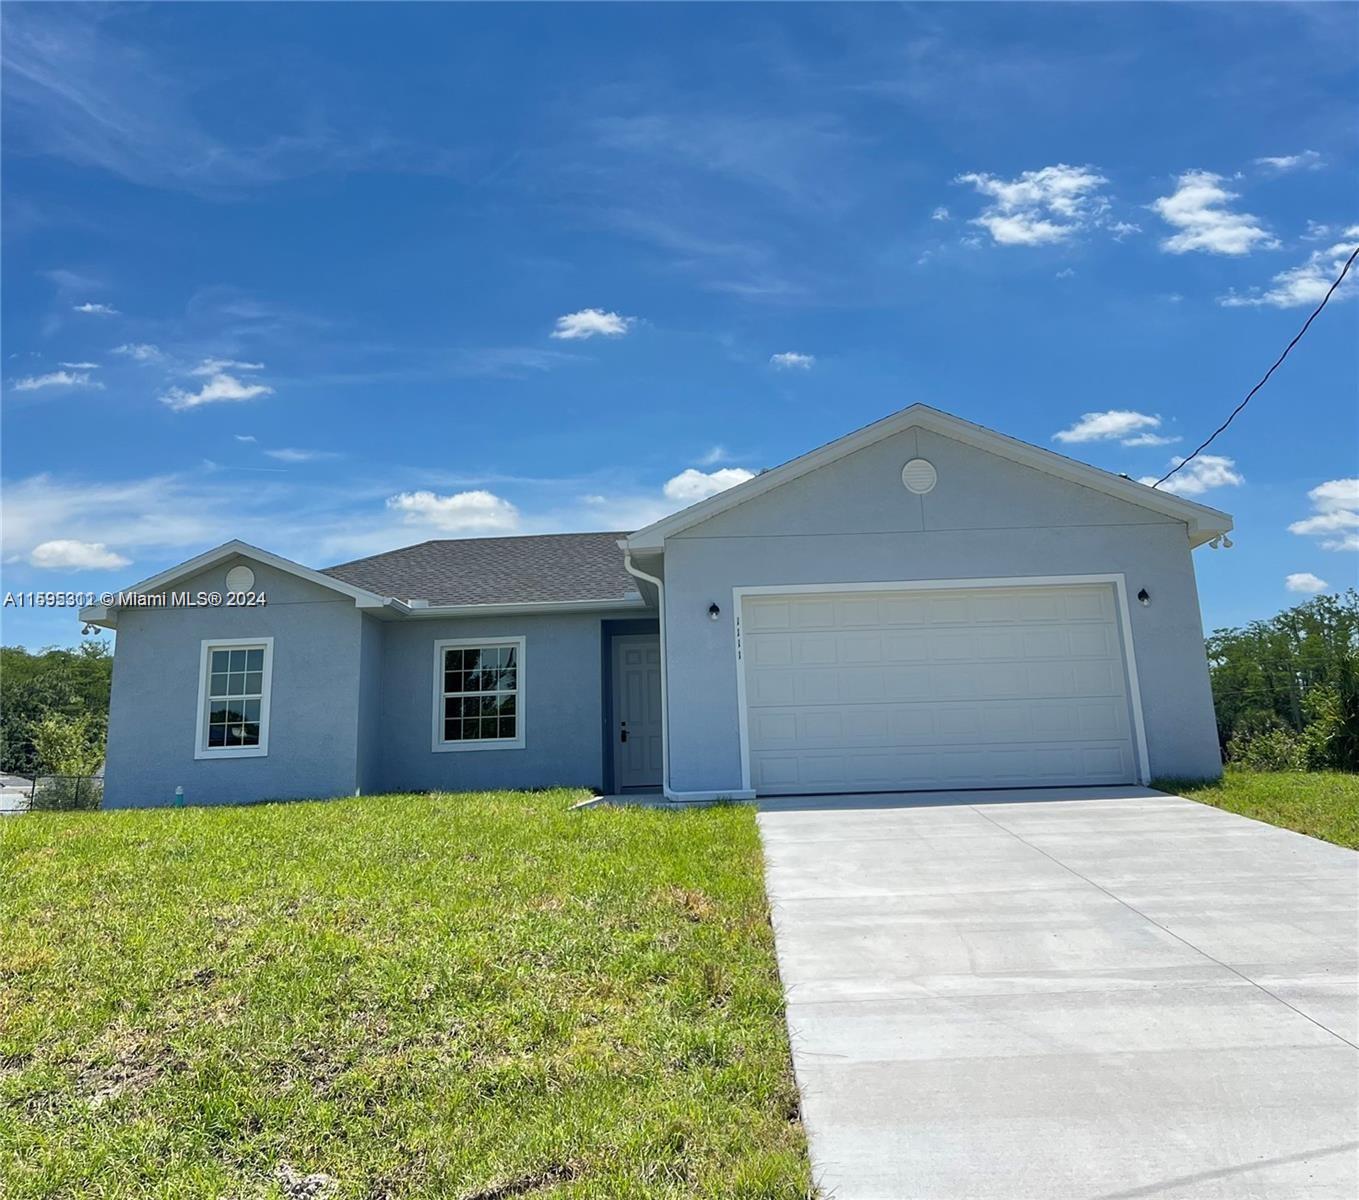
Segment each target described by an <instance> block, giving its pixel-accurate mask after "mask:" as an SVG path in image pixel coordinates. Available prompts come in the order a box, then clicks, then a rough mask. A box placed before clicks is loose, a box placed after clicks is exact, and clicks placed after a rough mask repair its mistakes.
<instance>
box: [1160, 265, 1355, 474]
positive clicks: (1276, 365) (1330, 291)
mask: <svg viewBox="0 0 1359 1200" xmlns="http://www.w3.org/2000/svg"><path fill="white" fill-rule="evenodd" d="M1356 258H1359V246H1356V247H1355V248H1354V253H1353V254H1351V255H1350V256H1349V258H1348V259H1346V260H1345V265H1344V266H1343V267H1342V268H1341V269H1340V274H1339V275H1337V276H1336V277H1335V282H1334V283H1333V284H1331V286H1330V287H1329V288H1328V289H1327V291H1326V294H1325V295H1324V296H1323V297H1322V298H1321V303H1320V304H1318V305H1317V306H1316V308H1315V309H1314V310H1313V312H1312V315H1311V316H1310V317H1308V318H1307V320H1306V321H1305V322H1304V323H1303V326H1302V328H1301V329H1299V330H1298V335H1297V337H1295V338H1294V339H1293V340H1292V341H1291V342H1289V343H1288V345H1287V346H1285V347H1284V352H1283V353H1282V354H1280V355H1279V357H1278V358H1277V359H1275V360H1274V365H1273V366H1272V367H1270V368H1269V370H1268V371H1266V372H1265V374H1264V377H1263V378H1262V379H1261V380H1260V382H1259V383H1257V384H1256V385H1255V386H1254V387H1253V388H1251V390H1250V391H1249V392H1247V393H1246V398H1245V399H1244V400H1242V401H1241V403H1240V404H1238V405H1237V406H1236V407H1235V408H1234V409H1232V415H1231V416H1229V417H1228V418H1227V419H1226V420H1225V421H1223V422H1222V424H1221V425H1219V426H1218V427H1217V428H1216V429H1215V430H1213V432H1212V435H1211V436H1210V437H1209V438H1208V440H1207V441H1206V442H1204V443H1203V444H1202V445H1201V446H1199V448H1198V449H1197V450H1195V451H1194V453H1193V454H1191V455H1190V456H1189V457H1188V458H1185V459H1181V460H1180V461H1179V462H1178V463H1176V464H1175V465H1174V466H1173V467H1171V468H1170V470H1169V471H1167V472H1166V473H1165V474H1164V475H1162V476H1161V478H1160V479H1158V480H1157V481H1156V482H1155V483H1153V484H1152V485H1151V486H1152V487H1160V486H1161V484H1163V483H1165V481H1166V480H1167V479H1169V478H1170V477H1171V476H1172V475H1174V474H1175V472H1176V471H1178V470H1179V469H1180V468H1181V467H1187V466H1188V465H1189V464H1190V463H1191V462H1193V461H1194V459H1196V458H1197V457H1198V456H1199V454H1200V453H1202V452H1203V451H1204V450H1207V449H1208V447H1209V446H1211V445H1212V444H1213V439H1214V438H1216V437H1217V435H1218V434H1219V433H1221V432H1222V431H1223V430H1224V429H1226V428H1227V426H1228V425H1230V424H1231V423H1232V422H1233V421H1234V420H1236V414H1237V413H1239V412H1240V411H1241V410H1242V409H1243V408H1245V407H1246V405H1247V404H1249V403H1250V401H1251V397H1252V396H1254V395H1255V393H1256V392H1258V391H1259V390H1260V389H1261V388H1262V387H1264V386H1265V384H1266V383H1268V382H1269V377H1270V376H1271V375H1273V374H1274V372H1275V371H1277V370H1278V369H1279V366H1280V364H1282V362H1283V360H1284V359H1286V358H1287V357H1288V352H1289V351H1290V350H1292V349H1293V347H1294V346H1296V345H1297V344H1298V343H1299V342H1300V341H1302V335H1303V334H1304V333H1306V332H1307V326H1308V325H1310V324H1311V323H1312V322H1313V321H1315V320H1316V319H1317V314H1318V313H1319V312H1321V310H1322V309H1323V308H1325V307H1326V301H1327V300H1329V299H1330V298H1331V295H1332V294H1333V293H1334V292H1335V289H1336V288H1338V287H1339V286H1340V284H1341V282H1342V281H1343V280H1344V278H1345V276H1346V275H1347V274H1348V273H1349V269H1350V266H1351V265H1352V264H1353V262H1354V260H1355V259H1356Z"/></svg>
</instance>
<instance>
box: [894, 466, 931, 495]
mask: <svg viewBox="0 0 1359 1200" xmlns="http://www.w3.org/2000/svg"><path fill="white" fill-rule="evenodd" d="M901 482H902V483H904V484H905V485H906V490H907V491H908V492H914V493H915V494H916V495H917V496H923V495H924V494H925V493H926V492H929V491H933V490H934V485H935V484H936V483H938V482H939V475H938V473H937V472H936V471H935V469H934V464H933V463H931V462H928V461H927V460H925V459H923V458H913V459H911V461H910V462H908V463H907V464H906V465H905V466H904V467H902V468H901Z"/></svg>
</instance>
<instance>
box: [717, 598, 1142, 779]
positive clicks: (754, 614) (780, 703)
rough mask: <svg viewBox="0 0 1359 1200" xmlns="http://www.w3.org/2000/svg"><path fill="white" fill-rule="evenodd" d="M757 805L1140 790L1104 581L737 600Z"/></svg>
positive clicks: (1114, 607)
mask: <svg viewBox="0 0 1359 1200" xmlns="http://www.w3.org/2000/svg"><path fill="white" fill-rule="evenodd" d="M738 647H739V649H738V652H739V654H740V658H741V663H740V667H741V670H742V672H743V674H742V683H743V691H744V713H743V716H744V727H743V740H744V743H745V748H746V753H747V754H748V756H749V764H750V781H751V786H752V787H753V788H754V789H755V790H756V792H757V793H759V794H760V795H766V796H777V795H809V794H815V793H822V792H840V791H843V792H876V791H896V790H902V791H908V790H909V791H916V790H934V789H947V788H982V787H1054V786H1063V785H1079V784H1121V783H1132V782H1135V781H1136V778H1137V758H1136V754H1135V751H1134V727H1133V720H1132V696H1131V692H1130V689H1129V681H1128V673H1127V669H1126V666H1125V654H1124V647H1123V638H1122V632H1121V627H1120V620H1119V613H1118V600H1117V595H1116V592H1115V589H1114V586H1113V584H1111V583H1091V584H1061V585H1052V586H1013V587H1009V586H985V587H982V586H978V587H959V588H947V589H936V588H928V587H927V588H911V589H903V590H889V589H887V588H883V589H873V590H857V589H856V590H846V591H821V590H817V591H794V592H791V593H788V594H764V593H763V591H761V593H760V594H746V595H744V596H742V598H741V614H740V626H739V637H738Z"/></svg>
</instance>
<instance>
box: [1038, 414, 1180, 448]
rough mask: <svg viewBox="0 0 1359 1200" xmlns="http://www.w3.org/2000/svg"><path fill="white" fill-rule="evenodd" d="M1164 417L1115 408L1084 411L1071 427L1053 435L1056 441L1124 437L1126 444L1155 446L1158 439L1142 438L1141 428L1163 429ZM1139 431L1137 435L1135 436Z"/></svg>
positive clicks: (1143, 435) (1085, 440) (1089, 440)
mask: <svg viewBox="0 0 1359 1200" xmlns="http://www.w3.org/2000/svg"><path fill="white" fill-rule="evenodd" d="M1160 427H1161V418H1160V417H1155V416H1152V415H1151V414H1150V413H1140V412H1132V411H1131V410H1129V409H1122V408H1111V409H1109V410H1108V411H1107V412H1088V413H1083V414H1082V415H1081V419H1080V420H1079V421H1077V422H1076V423H1075V424H1074V425H1072V426H1071V428H1070V429H1059V430H1058V431H1057V432H1056V433H1054V434H1053V435H1052V440H1053V441H1054V442H1068V443H1070V442H1112V441H1115V440H1123V444H1124V445H1125V446H1153V445H1158V444H1159V443H1157V442H1149V441H1142V440H1140V439H1141V438H1144V437H1146V436H1147V435H1146V434H1145V433H1139V432H1138V431H1139V430H1148V429H1159V428H1160ZM1134 435H1136V437H1135V436H1134Z"/></svg>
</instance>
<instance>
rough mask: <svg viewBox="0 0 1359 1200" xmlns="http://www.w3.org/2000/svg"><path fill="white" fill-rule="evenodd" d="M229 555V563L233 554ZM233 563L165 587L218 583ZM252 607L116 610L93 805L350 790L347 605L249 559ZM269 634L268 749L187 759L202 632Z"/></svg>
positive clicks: (353, 697)
mask: <svg viewBox="0 0 1359 1200" xmlns="http://www.w3.org/2000/svg"><path fill="white" fill-rule="evenodd" d="M236 561H240V560H236ZM234 565H235V561H231V562H226V563H223V564H221V565H219V566H217V567H214V568H212V569H211V570H208V571H205V572H203V573H202V574H200V575H198V576H196V577H194V578H192V579H189V580H186V581H184V582H183V583H182V584H176V586H175V590H176V591H180V590H186V591H190V592H193V591H198V590H200V589H202V590H212V589H216V590H225V577H226V573H227V571H228V570H229V569H230V568H231V567H232V566H234ZM249 565H250V567H251V569H252V570H253V571H254V572H255V590H256V591H263V592H264V593H265V594H266V596H267V598H268V604H267V605H266V606H265V607H263V608H253V609H230V608H195V609H173V608H165V609H126V610H124V611H122V612H120V613H119V616H118V641H117V650H116V652H115V655H114V662H113V692H112V696H111V699H110V707H109V744H108V758H107V763H106V766H105V784H104V787H105V791H104V803H105V805H106V806H108V807H127V806H142V805H160V804H170V803H172V802H173V799H174V791H175V788H176V787H177V786H182V787H183V788H184V794H185V798H186V800H187V801H188V802H189V803H193V804H222V803H234V802H239V801H243V800H260V799H295V798H299V797H306V796H338V795H351V794H353V792H354V790H355V787H356V786H357V782H358V780H357V774H356V760H355V746H356V733H357V730H358V724H359V695H360V690H359V674H360V629H361V623H362V619H363V618H362V614H360V613H359V612H358V610H357V609H355V607H354V602H353V601H352V600H350V599H349V598H347V597H345V596H341V595H338V594H336V593H334V592H331V591H329V590H327V589H325V588H321V587H317V586H316V585H315V584H311V583H308V582H306V581H304V580H300V579H297V578H296V577H294V576H291V575H287V574H284V573H282V572H279V571H275V570H273V569H271V568H269V567H266V566H262V565H260V564H258V563H250V564H249ZM240 637H272V638H273V639H274V659H273V682H272V688H271V693H270V696H271V703H270V723H269V753H268V754H267V755H265V756H264V757H261V758H232V759H219V760H208V759H195V758H194V749H195V746H196V741H197V722H198V719H199V714H198V669H199V657H200V650H201V644H202V642H203V640H204V639H205V638H207V639H215V638H240Z"/></svg>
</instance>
